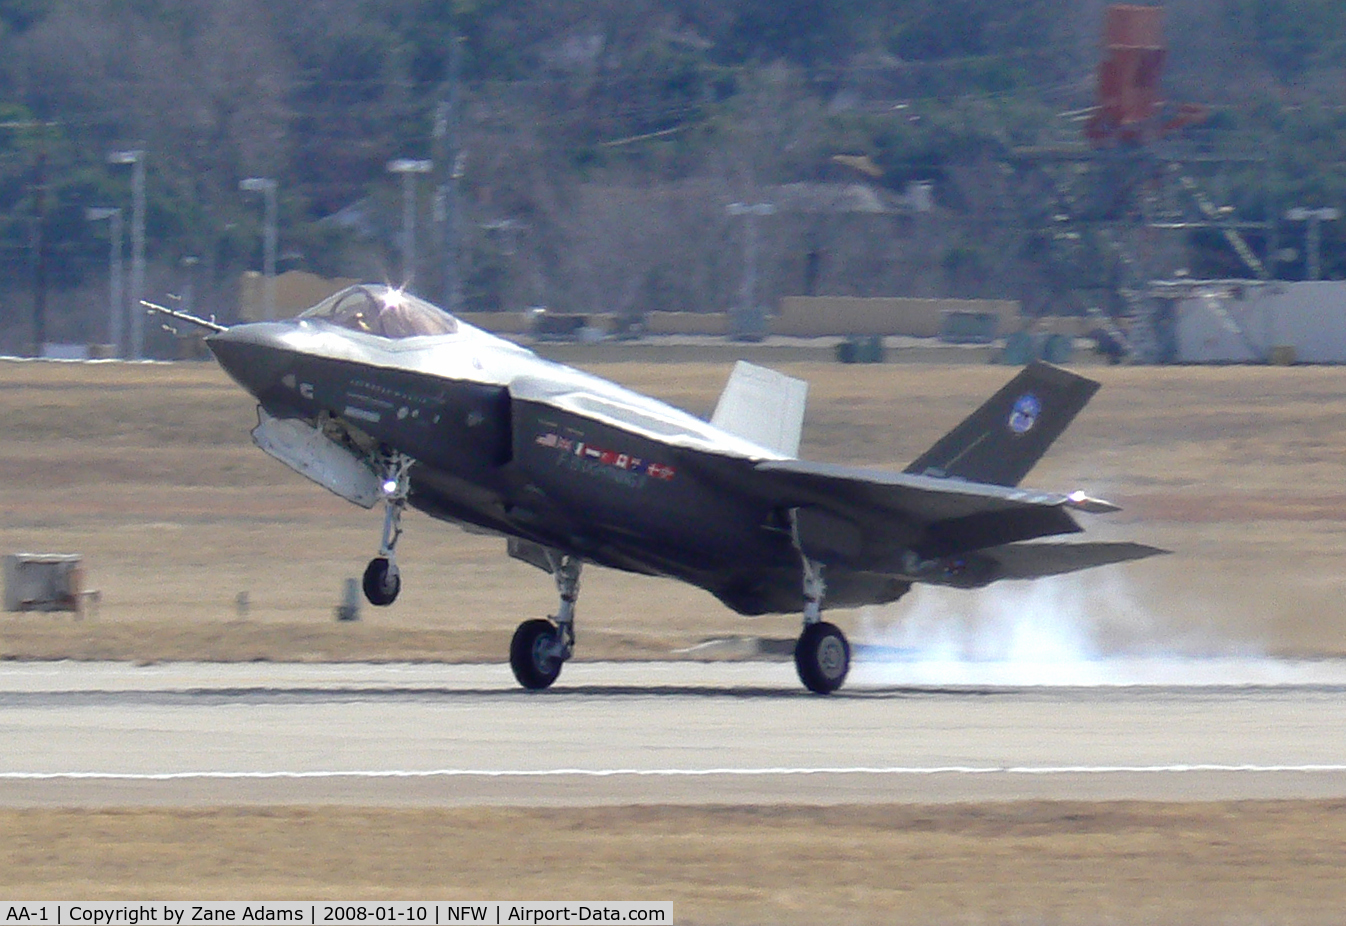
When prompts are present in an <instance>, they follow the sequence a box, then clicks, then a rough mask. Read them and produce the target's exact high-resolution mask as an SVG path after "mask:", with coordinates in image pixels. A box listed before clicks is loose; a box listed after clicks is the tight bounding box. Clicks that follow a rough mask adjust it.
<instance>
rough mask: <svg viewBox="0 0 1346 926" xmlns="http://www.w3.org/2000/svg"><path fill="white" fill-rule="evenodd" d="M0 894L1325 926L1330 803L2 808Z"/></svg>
mask: <svg viewBox="0 0 1346 926" xmlns="http://www.w3.org/2000/svg"><path fill="white" fill-rule="evenodd" d="M0 835H2V836H3V842H2V843H0V891H3V893H4V894H5V895H6V896H9V897H19V896H23V897H27V898H38V899H41V898H50V899H76V898H95V897H97V898H106V899H119V898H125V899H128V900H130V899H146V898H150V897H153V898H160V899H165V900H171V899H179V898H180V899H183V900H204V899H223V900H232V899H275V900H284V899H295V900H300V899H302V900H321V899H330V900H350V899H357V898H368V899H378V898H387V899H400V900H404V899H413V900H430V899H440V900H444V899H448V900H455V899H456V900H473V899H476V900H485V899H491V900H528V899H537V900H555V899H559V898H567V899H572V900H581V899H582V900H646V901H650V900H669V901H672V902H673V904H674V917H675V922H676V923H678V924H679V926H690V924H725V926H730V924H780V926H796V924H797V926H814V924H821V923H842V924H875V926H878V924H885V926H888V924H893V926H896V924H919V926H925V924H939V923H950V924H983V923H985V924H991V923H1007V924H1020V923H1023V924H1037V923H1050V924H1059V926H1075V924H1080V926H1096V924H1136V923H1175V924H1176V923H1183V924H1187V923H1211V924H1217V923H1218V924H1265V923H1275V924H1305V926H1308V924H1315V926H1316V924H1324V926H1326V924H1330V923H1337V922H1340V915H1341V911H1342V910H1343V909H1346V879H1343V878H1342V876H1341V875H1342V861H1343V858H1346V804H1343V803H1341V802H1325V801H1304V802H1239V803H1202V804H1150V803H1132V802H1117V803H1111V804H1078V803H1051V802H1045V803H1044V802H1021V803H1017V804H982V805H976V804H974V805H964V806H919V805H916V806H905V807H828V808H798V807H796V808H780V807H718V808H717V807H709V808H687V807H629V808H622V807H612V808H591V809H547V810H543V809H517V810H502V809H481V810H473V809H467V810H447V809H445V810H409V809H387V808H348V809H343V808H322V809H316V808H314V809H306V808H276V809H272V810H257V809H228V810H218V811H210V810H201V811H180V810H172V809H164V810H157V809H151V810H145V809H136V810H124V811H95V812H87V811H0Z"/></svg>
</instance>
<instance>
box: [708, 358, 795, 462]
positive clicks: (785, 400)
mask: <svg viewBox="0 0 1346 926" xmlns="http://www.w3.org/2000/svg"><path fill="white" fill-rule="evenodd" d="M808 392H809V386H808V383H806V382H804V381H803V380H802V379H795V378H794V377H793V376H786V375H785V374H784V373H777V372H776V371H775V370H768V369H767V368H766V367H759V366H756V365H755V364H751V363H748V362H746V361H744V360H740V361H739V362H738V363H736V364H735V365H734V372H733V373H731V374H730V375H729V384H728V385H727V386H725V387H724V392H723V393H721V394H720V401H719V403H718V404H716V406H715V414H714V415H712V416H711V419H710V423H711V424H713V425H714V426H715V427H717V428H719V429H720V430H721V431H725V432H727V433H729V434H733V435H734V436H735V437H741V438H743V439H744V440H747V441H751V442H752V443H754V444H756V445H757V446H759V447H762V448H765V449H767V450H771V451H774V452H776V453H779V454H781V455H783V456H787V457H797V456H799V436H800V434H801V432H802V431H803V429H804V405H805V403H806V402H807V401H808Z"/></svg>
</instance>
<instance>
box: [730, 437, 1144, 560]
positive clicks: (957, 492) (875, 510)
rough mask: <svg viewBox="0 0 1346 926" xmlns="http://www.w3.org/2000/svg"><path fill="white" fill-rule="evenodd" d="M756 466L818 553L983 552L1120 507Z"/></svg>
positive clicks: (875, 474)
mask: <svg viewBox="0 0 1346 926" xmlns="http://www.w3.org/2000/svg"><path fill="white" fill-rule="evenodd" d="M756 470H757V471H758V472H759V473H761V474H762V476H764V477H765V478H766V482H767V491H768V492H769V494H770V495H771V496H772V500H773V501H774V502H775V503H776V504H778V505H780V506H782V507H790V508H797V509H799V512H800V516H799V517H800V530H801V541H802V542H804V543H805V544H806V545H812V546H813V547H815V548H816V549H817V550H818V552H819V553H823V554H828V553H830V554H832V555H833V557H835V555H837V554H840V555H842V556H843V558H850V559H854V558H855V557H857V556H859V557H863V558H866V559H868V558H869V557H870V556H872V555H875V554H873V553H871V554H869V555H865V554H864V552H863V551H864V549H865V548H866V547H872V546H875V545H876V544H879V545H885V546H886V545H888V543H889V542H893V541H896V542H902V543H905V544H908V545H909V546H910V548H911V549H914V550H917V551H918V552H919V553H920V554H921V555H922V556H926V557H930V558H934V557H941V556H949V555H952V554H957V553H966V552H971V551H974V550H984V549H987V548H990V547H1000V546H1003V545H1005V544H1011V543H1015V542H1018V541H1023V540H1033V539H1035V538H1039V537H1049V536H1054V535H1058V534H1070V533H1076V532H1078V531H1079V530H1080V529H1081V528H1080V526H1079V525H1078V524H1077V523H1076V522H1075V519H1074V518H1073V517H1072V516H1071V512H1072V511H1085V512H1091V513H1102V512H1107V511H1116V510H1118V509H1117V508H1116V506H1114V505H1110V504H1108V503H1107V502H1103V501H1099V500H1098V499H1093V498H1089V497H1088V496H1086V495H1084V494H1083V493H1074V494H1071V495H1062V494H1058V493H1052V492H1034V491H1031V490H1026V489H1019V488H1013V487H1004V486H994V485H986V484H983V483H973V482H963V481H961V480H957V479H941V478H938V477H932V476H917V475H912V474H908V473H896V472H891V471H887V470H871V469H860V468H855V467H847V466H837V465H833V464H827V463H812V462H808V461H803V460H768V461H763V462H760V463H758V464H756ZM848 552H850V553H851V554H852V555H851V556H846V555H845V554H847V553H848ZM819 558H820V559H823V560H824V561H825V560H826V559H828V558H829V557H828V556H827V555H823V556H820V557H819Z"/></svg>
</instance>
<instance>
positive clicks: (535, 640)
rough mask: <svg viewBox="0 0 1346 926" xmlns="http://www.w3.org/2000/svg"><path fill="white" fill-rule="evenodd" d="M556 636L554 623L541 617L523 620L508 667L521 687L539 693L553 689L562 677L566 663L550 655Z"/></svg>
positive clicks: (516, 635)
mask: <svg viewBox="0 0 1346 926" xmlns="http://www.w3.org/2000/svg"><path fill="white" fill-rule="evenodd" d="M557 633H559V630H558V629H557V627H556V625H555V624H553V623H552V622H551V621H548V620H543V619H542V618H540V617H539V618H535V619H534V620H531V621H524V622H523V623H522V624H520V625H519V629H518V630H516V631H514V639H513V640H511V641H510V644H509V667H510V668H511V669H513V670H514V677H515V678H516V679H518V680H519V684H520V685H522V686H523V687H525V688H531V689H532V690H534V691H540V690H542V689H543V688H549V687H551V683H552V682H554V681H556V677H557V676H558V675H560V674H561V666H562V665H563V661H562V660H561V659H558V658H557V657H556V656H552V655H547V653H549V651H550V650H551V649H552V647H554V646H555V645H556V635H557Z"/></svg>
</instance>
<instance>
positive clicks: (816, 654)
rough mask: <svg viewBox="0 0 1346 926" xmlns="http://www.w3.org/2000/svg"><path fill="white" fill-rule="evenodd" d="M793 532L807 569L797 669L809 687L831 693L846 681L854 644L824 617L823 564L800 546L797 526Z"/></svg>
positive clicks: (796, 661) (824, 589)
mask: <svg viewBox="0 0 1346 926" xmlns="http://www.w3.org/2000/svg"><path fill="white" fill-rule="evenodd" d="M793 534H794V541H795V549H796V550H799V559H800V562H801V563H802V564H803V573H804V632H803V633H801V634H800V635H799V642H797V643H796V644H795V670H796V671H798V672H799V680H800V681H801V682H803V683H804V687H805V688H807V689H808V690H809V691H812V692H814V693H816V694H831V693H832V692H834V691H836V690H837V689H838V688H840V687H841V686H842V685H843V684H844V683H845V681H846V673H847V672H849V671H850V668H851V645H850V644H849V643H848V642H846V635H845V634H844V633H842V632H841V628H840V627H838V626H836V625H835V624H830V623H828V622H827V621H825V620H823V614H822V611H823V595H824V594H825V593H826V591H827V583H826V582H824V581H823V564H822V563H819V562H818V561H816V560H813V559H810V558H809V557H808V556H806V555H805V554H804V551H803V550H802V549H800V547H799V531H798V528H797V527H796V528H795V529H794V530H793Z"/></svg>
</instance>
